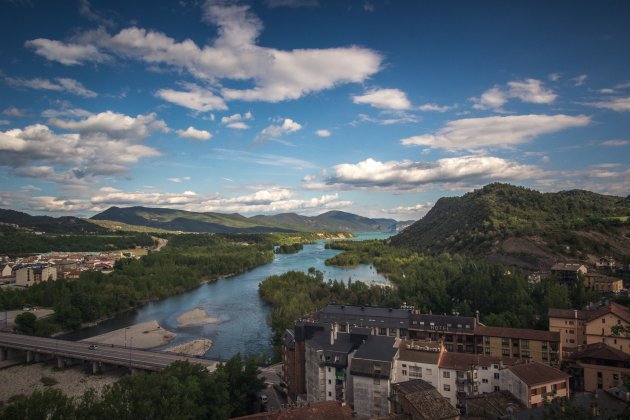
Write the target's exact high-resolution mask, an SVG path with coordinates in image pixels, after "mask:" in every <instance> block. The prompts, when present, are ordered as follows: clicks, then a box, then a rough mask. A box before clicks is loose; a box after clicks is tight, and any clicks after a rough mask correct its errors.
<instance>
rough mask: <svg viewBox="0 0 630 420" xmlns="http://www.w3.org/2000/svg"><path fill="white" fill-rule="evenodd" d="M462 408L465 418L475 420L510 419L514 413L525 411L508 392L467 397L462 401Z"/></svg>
mask: <svg viewBox="0 0 630 420" xmlns="http://www.w3.org/2000/svg"><path fill="white" fill-rule="evenodd" d="M463 406H464V407H463V408H464V412H465V413H466V418H475V419H512V418H514V417H513V414H514V413H518V412H519V411H522V410H524V409H525V406H524V405H523V404H522V403H521V402H520V401H519V400H517V399H516V397H514V395H512V394H510V393H509V392H508V391H496V392H491V393H488V394H481V395H475V396H473V397H468V398H466V399H465V400H464V402H463Z"/></svg>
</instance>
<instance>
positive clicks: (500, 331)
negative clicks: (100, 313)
mask: <svg viewBox="0 0 630 420" xmlns="http://www.w3.org/2000/svg"><path fill="white" fill-rule="evenodd" d="M475 333H476V334H477V335H487V336H492V337H507V338H519V339H522V340H539V341H560V333H559V332H553V331H543V330H531V329H527V328H507V327H486V326H485V325H481V324H479V325H477V328H476V329H475Z"/></svg>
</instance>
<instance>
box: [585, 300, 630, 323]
mask: <svg viewBox="0 0 630 420" xmlns="http://www.w3.org/2000/svg"><path fill="white" fill-rule="evenodd" d="M608 314H613V315H616V316H618V317H619V318H621V319H623V320H624V321H626V322H630V309H629V308H626V307H625V306H623V305H620V304H618V303H614V302H611V303H609V304H608V305H606V306H602V307H601V308H597V309H595V310H593V311H591V313H590V316H589V318H588V320H589V321H592V320H594V319H597V318H600V317H602V316H604V315H608Z"/></svg>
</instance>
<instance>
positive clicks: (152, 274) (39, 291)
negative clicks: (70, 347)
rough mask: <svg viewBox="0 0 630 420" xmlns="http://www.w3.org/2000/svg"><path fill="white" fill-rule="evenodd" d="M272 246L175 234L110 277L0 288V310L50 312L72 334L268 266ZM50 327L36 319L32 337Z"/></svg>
mask: <svg viewBox="0 0 630 420" xmlns="http://www.w3.org/2000/svg"><path fill="white" fill-rule="evenodd" d="M273 245H274V237H272V236H268V235H255V234H251V235H176V236H174V237H172V238H171V239H170V241H169V244H168V245H167V246H166V247H164V249H162V251H160V252H155V253H151V254H149V255H147V256H145V257H142V258H141V259H139V260H136V259H123V260H120V261H119V262H118V263H117V265H116V269H115V270H114V271H113V272H112V273H110V274H103V273H101V272H98V271H84V272H83V273H82V274H81V278H80V279H79V280H72V281H67V280H57V281H54V282H50V281H48V282H42V283H39V284H36V285H33V286H31V287H29V288H27V289H1V290H0V305H2V307H3V308H7V309H12V308H13V309H15V308H21V307H23V306H43V307H52V308H54V309H55V316H54V319H53V320H52V321H54V323H56V324H57V325H59V326H60V327H62V328H64V329H71V330H72V329H76V328H79V327H80V326H81V324H82V323H84V322H91V321H96V320H98V319H102V318H104V317H108V316H111V315H113V314H115V313H117V312H120V311H124V310H126V309H130V308H133V307H136V306H139V305H141V304H143V303H144V302H147V301H149V300H155V299H162V298H165V297H167V296H172V295H175V294H178V293H181V292H183V291H185V290H188V289H191V288H193V287H196V286H197V285H199V284H200V282H201V281H205V280H214V279H217V278H219V277H221V276H225V275H230V274H236V273H240V272H243V271H246V270H250V269H252V268H254V267H257V266H259V265H262V264H265V263H268V262H270V261H272V260H273V252H272V249H273ZM38 322H39V320H38ZM50 328H54V325H53V324H52V322H51V321H44V320H41V325H40V326H39V329H38V330H37V331H36V333H41V334H45V333H48V334H50Z"/></svg>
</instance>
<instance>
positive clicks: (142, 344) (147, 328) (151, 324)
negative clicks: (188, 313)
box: [81, 320, 177, 349]
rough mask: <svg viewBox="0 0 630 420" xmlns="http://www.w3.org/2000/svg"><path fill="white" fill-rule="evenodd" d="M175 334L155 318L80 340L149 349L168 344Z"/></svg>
mask: <svg viewBox="0 0 630 420" xmlns="http://www.w3.org/2000/svg"><path fill="white" fill-rule="evenodd" d="M176 336H177V335H176V334H175V333H173V332H171V331H168V330H166V329H164V328H162V327H161V326H160V325H159V324H158V323H157V321H156V320H151V321H146V322H142V323H140V324H135V325H131V326H129V327H125V328H120V329H117V330H114V331H110V332H108V333H105V334H101V335H97V336H94V337H90V338H86V339H85V340H81V341H87V342H90V343H99V344H113V345H115V346H129V347H133V348H137V349H150V348H153V347H158V346H162V345H164V344H168V343H170V342H171V341H173V340H174V339H175V337H176Z"/></svg>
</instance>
